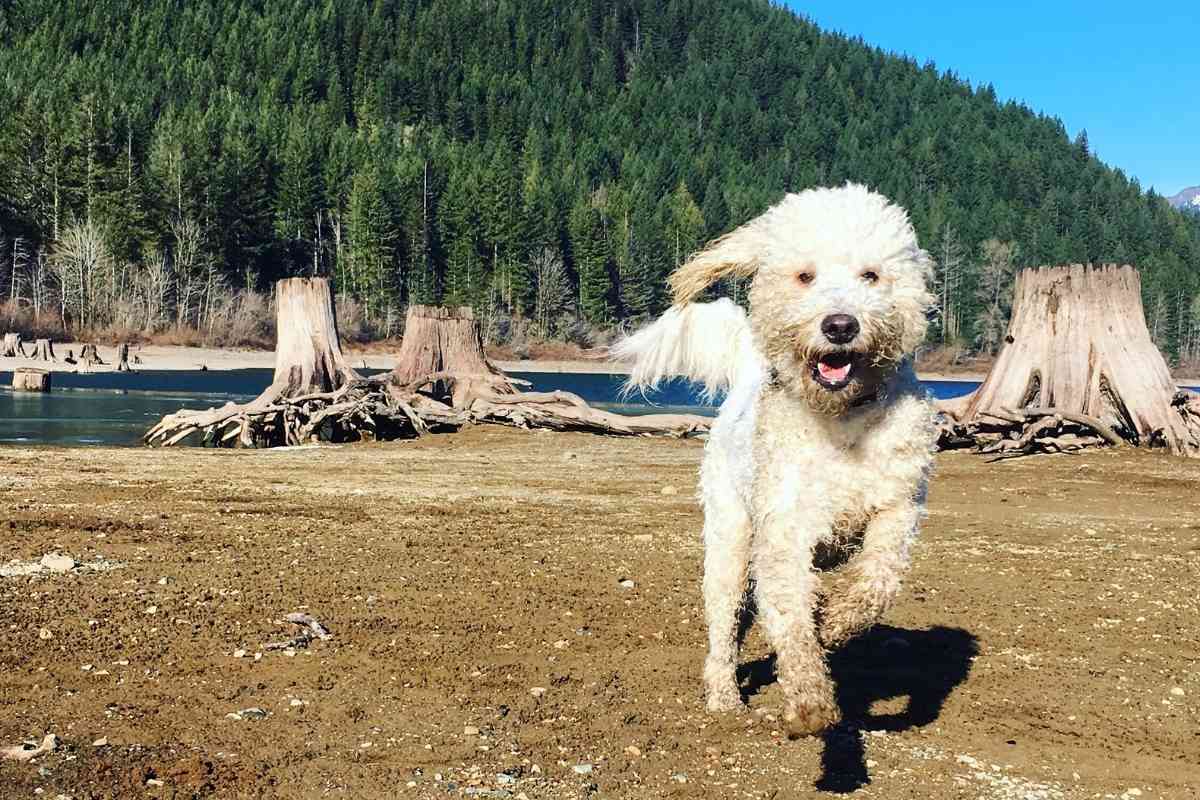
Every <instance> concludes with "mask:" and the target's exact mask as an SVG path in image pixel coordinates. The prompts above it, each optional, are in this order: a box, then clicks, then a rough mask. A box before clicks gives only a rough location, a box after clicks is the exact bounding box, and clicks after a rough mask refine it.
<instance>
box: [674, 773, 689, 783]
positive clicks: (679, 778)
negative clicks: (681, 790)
mask: <svg viewBox="0 0 1200 800" xmlns="http://www.w3.org/2000/svg"><path fill="white" fill-rule="evenodd" d="M671 780H673V781H675V782H676V783H687V775H685V774H684V773H682V772H676V773H675V774H674V775H672V776H671Z"/></svg>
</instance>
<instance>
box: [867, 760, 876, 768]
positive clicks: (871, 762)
mask: <svg viewBox="0 0 1200 800" xmlns="http://www.w3.org/2000/svg"><path fill="white" fill-rule="evenodd" d="M866 764H867V769H871V768H873V767H877V766H879V762H878V761H876V760H875V759H873V758H868V759H867V761H866Z"/></svg>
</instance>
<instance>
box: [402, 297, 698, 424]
mask: <svg viewBox="0 0 1200 800" xmlns="http://www.w3.org/2000/svg"><path fill="white" fill-rule="evenodd" d="M390 383H391V385H392V386H393V387H405V388H408V387H414V386H415V387H417V388H420V387H422V386H429V387H431V393H432V396H433V397H434V398H436V399H438V400H439V401H440V402H442V403H444V404H445V405H447V406H448V407H449V408H450V409H451V410H453V411H454V412H457V413H461V414H465V415H466V416H467V418H468V419H469V420H470V421H472V422H484V423H493V424H499V425H511V426H515V427H519V428H549V429H551V430H560V431H566V430H575V431H590V432H592V433H604V434H618V435H655V434H662V435H669V436H688V435H691V434H696V433H705V432H707V431H708V428H709V425H710V424H711V422H712V420H710V419H708V418H705V417H700V416H696V415H693V414H647V415H644V416H636V417H634V416H625V415H622V414H613V413H610V412H607V411H601V410H600V409H597V408H592V407H591V406H590V405H588V403H587V401H585V400H584V399H583V398H582V397H580V396H579V395H576V394H573V393H571V392H562V391H556V392H521V391H518V390H517V388H516V387H517V386H521V385H528V384H527V383H526V382H525V381H519V380H516V379H514V378H510V377H509V376H507V375H505V374H504V372H503V371H502V370H500V369H499V368H498V367H496V366H495V365H494V364H492V362H490V361H489V360H488V358H487V355H486V354H485V353H484V350H483V336H482V332H481V330H480V326H479V321H478V320H477V319H475V315H474V314H473V313H472V311H471V309H470V308H467V307H463V308H456V309H449V308H437V307H432V306H410V307H409V309H408V315H407V317H406V318H405V323H404V341H403V342H402V343H401V347H400V354H399V356H397V359H396V366H395V368H394V369H393V370H392V373H391V378H390Z"/></svg>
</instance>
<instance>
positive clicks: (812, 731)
mask: <svg viewBox="0 0 1200 800" xmlns="http://www.w3.org/2000/svg"><path fill="white" fill-rule="evenodd" d="M783 721H784V724H785V725H786V726H787V734H788V738H789V739H799V738H801V737H804V736H819V735H820V734H822V733H824V732H825V731H826V730H828V729H829V728H832V727H834V726H836V725H837V724H838V723H839V722H841V721H842V712H841V710H840V709H839V708H838V707H837V704H836V703H834V702H832V701H830V700H819V701H815V702H809V703H806V704H797V705H795V706H793V707H792V708H789V709H788V710H787V711H786V712H784V715H783Z"/></svg>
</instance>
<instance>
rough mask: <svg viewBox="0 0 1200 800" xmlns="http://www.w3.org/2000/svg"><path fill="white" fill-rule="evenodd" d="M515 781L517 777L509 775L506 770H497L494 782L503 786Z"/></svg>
mask: <svg viewBox="0 0 1200 800" xmlns="http://www.w3.org/2000/svg"><path fill="white" fill-rule="evenodd" d="M516 782H517V779H516V778H515V777H514V776H512V775H509V774H508V773H507V772H497V773H496V783H500V784H503V785H505V786H511V785H513V784H514V783H516Z"/></svg>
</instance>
